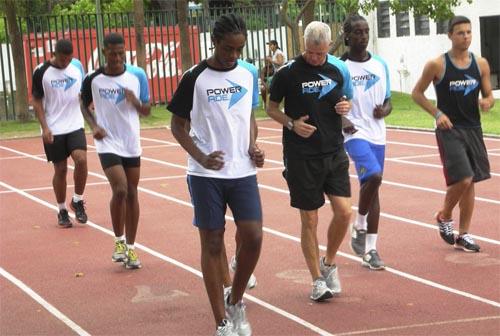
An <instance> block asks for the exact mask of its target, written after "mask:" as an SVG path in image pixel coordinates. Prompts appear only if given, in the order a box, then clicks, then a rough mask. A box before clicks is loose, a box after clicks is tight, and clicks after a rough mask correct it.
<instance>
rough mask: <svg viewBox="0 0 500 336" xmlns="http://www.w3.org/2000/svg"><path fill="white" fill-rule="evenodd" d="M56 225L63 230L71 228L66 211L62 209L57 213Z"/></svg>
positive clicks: (71, 224)
mask: <svg viewBox="0 0 500 336" xmlns="http://www.w3.org/2000/svg"><path fill="white" fill-rule="evenodd" d="M57 224H59V226H60V227H63V228H70V227H72V226H73V223H71V219H69V214H68V210H66V209H62V210H60V211H59V213H58V214H57Z"/></svg>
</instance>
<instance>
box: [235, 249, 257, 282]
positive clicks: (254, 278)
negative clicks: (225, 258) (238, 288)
mask: <svg viewBox="0 0 500 336" xmlns="http://www.w3.org/2000/svg"><path fill="white" fill-rule="evenodd" d="M236 266H237V262H236V257H235V256H233V257H232V258H231V262H230V263H229V269H230V270H231V271H232V272H233V273H234V272H236ZM256 286H257V278H256V277H255V275H253V274H252V275H250V279H248V282H247V289H252V288H255V287H256Z"/></svg>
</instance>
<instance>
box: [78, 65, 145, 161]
mask: <svg viewBox="0 0 500 336" xmlns="http://www.w3.org/2000/svg"><path fill="white" fill-rule="evenodd" d="M124 89H129V90H131V91H132V92H134V94H135V96H136V97H137V98H138V99H139V100H140V101H141V102H142V103H143V104H146V103H148V102H149V89H148V80H147V78H146V73H145V72H144V70H143V69H141V68H139V67H136V66H133V65H129V64H125V68H124V71H123V72H122V73H121V74H119V75H108V74H105V73H104V68H99V69H97V70H96V71H94V72H93V73H90V74H88V75H87V76H86V77H85V79H84V81H83V87H82V101H83V104H85V106H89V105H90V103H92V102H93V103H94V108H95V116H96V122H97V124H98V125H99V126H100V127H102V128H103V129H104V130H106V134H107V135H106V136H105V137H104V138H102V139H101V140H96V139H94V142H95V146H96V150H97V153H113V154H116V155H119V156H122V157H138V156H140V155H141V154H142V148H141V143H140V123H139V113H138V112H137V110H136V109H135V107H134V106H133V105H132V104H131V103H129V102H127V100H126V99H125V90H124Z"/></svg>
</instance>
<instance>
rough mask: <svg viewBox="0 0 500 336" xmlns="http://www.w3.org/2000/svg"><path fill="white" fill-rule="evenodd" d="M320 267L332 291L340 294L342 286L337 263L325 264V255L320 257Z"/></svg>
mask: <svg viewBox="0 0 500 336" xmlns="http://www.w3.org/2000/svg"><path fill="white" fill-rule="evenodd" d="M319 269H320V271H321V275H322V276H323V278H325V281H326V286H327V287H328V288H329V289H330V290H331V291H332V294H340V292H342V287H341V286H340V279H339V272H338V269H337V265H330V266H327V265H326V264H325V257H321V258H320V259H319Z"/></svg>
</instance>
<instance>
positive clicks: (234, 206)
mask: <svg viewBox="0 0 500 336" xmlns="http://www.w3.org/2000/svg"><path fill="white" fill-rule="evenodd" d="M187 183H188V187H189V193H190V194H191V203H192V204H193V206H194V219H193V225H194V226H196V227H197V228H198V229H202V230H220V229H224V225H225V222H226V220H225V218H224V216H225V215H226V209H227V206H229V208H230V209H231V211H232V213H233V217H234V220H235V221H236V222H238V221H244V220H248V221H259V222H261V221H262V207H261V204H260V195H259V188H258V186H257V176H256V175H252V176H247V177H242V178H237V179H221V178H212V177H201V176H195V175H188V176H187Z"/></svg>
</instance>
